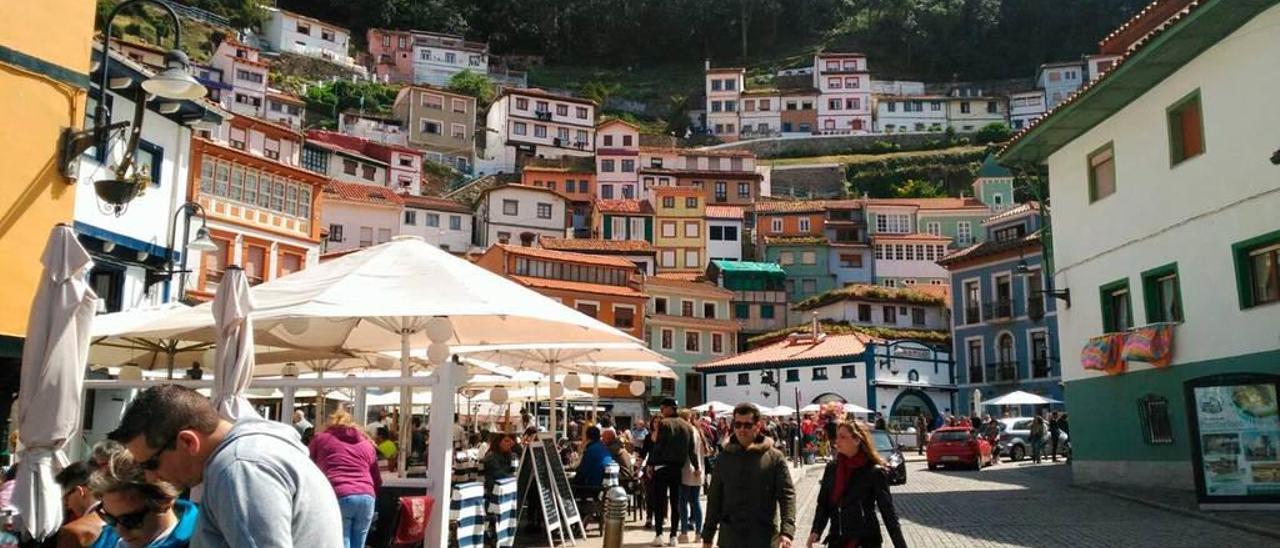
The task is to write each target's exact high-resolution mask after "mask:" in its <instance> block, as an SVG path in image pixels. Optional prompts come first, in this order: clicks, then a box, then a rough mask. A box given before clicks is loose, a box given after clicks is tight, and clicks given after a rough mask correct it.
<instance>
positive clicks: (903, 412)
mask: <svg viewBox="0 0 1280 548" xmlns="http://www.w3.org/2000/svg"><path fill="white" fill-rule="evenodd" d="M919 415H924V417H925V421H926V422H928V423H930V424H932V422H933V419H934V417H937V416H938V407H937V406H936V405H934V404H933V399H932V398H930V397H929V396H928V395H927V394H925V393H924V392H922V391H920V390H916V389H907V390H903V391H902V392H900V393H898V397H897V398H894V400H893V405H892V406H890V407H889V417H888V419H887V420H888V423H889V424H891V425H896V426H899V427H901V428H903V429H905V428H906V427H908V426H913V425H915V421H916V417H917V416H919Z"/></svg>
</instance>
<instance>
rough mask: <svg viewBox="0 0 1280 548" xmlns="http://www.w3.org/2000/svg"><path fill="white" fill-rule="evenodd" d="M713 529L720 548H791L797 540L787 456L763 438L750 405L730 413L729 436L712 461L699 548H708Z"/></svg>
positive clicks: (712, 538) (711, 540)
mask: <svg viewBox="0 0 1280 548" xmlns="http://www.w3.org/2000/svg"><path fill="white" fill-rule="evenodd" d="M721 525H724V527H723V528H720V526H721ZM717 529H719V530H720V538H719V540H718V542H717V545H718V546H720V547H722V548H770V547H773V546H777V547H778V548H791V539H792V538H794V537H795V531H796V490H795V486H793V485H792V483H791V472H790V471H789V470H788V468H787V457H786V456H785V455H783V454H782V451H779V450H778V449H777V448H775V447H774V446H773V441H772V440H770V439H769V438H766V437H764V436H763V435H761V433H760V410H759V409H757V408H756V406H754V405H752V404H749V403H744V404H740V405H738V407H736V408H734V410H733V436H731V437H730V438H729V442H728V443H727V444H726V445H725V447H724V450H723V451H721V453H720V457H719V458H718V459H717V460H716V473H715V474H714V475H713V476H712V477H711V489H710V490H709V491H708V492H707V513H706V517H705V521H704V522H703V526H702V543H703V544H702V546H703V548H711V545H712V542H713V541H715V540H716V530H717Z"/></svg>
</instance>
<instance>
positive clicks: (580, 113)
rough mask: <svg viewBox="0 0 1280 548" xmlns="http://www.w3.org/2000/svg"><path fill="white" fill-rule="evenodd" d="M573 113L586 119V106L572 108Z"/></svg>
mask: <svg viewBox="0 0 1280 548" xmlns="http://www.w3.org/2000/svg"><path fill="white" fill-rule="evenodd" d="M574 115H575V116H577V117H578V118H579V119H582V120H586V119H587V107H576V108H575V109H574Z"/></svg>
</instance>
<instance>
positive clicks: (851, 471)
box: [806, 421, 907, 548]
mask: <svg viewBox="0 0 1280 548" xmlns="http://www.w3.org/2000/svg"><path fill="white" fill-rule="evenodd" d="M835 447H836V458H835V460H834V461H832V462H830V463H828V464H827V468H826V470H825V471H824V472H823V474H822V484H821V487H820V488H819V490H818V504H817V511H816V512H815V514H814V517H813V528H812V529H811V530H810V533H809V542H808V543H807V544H806V546H807V547H809V548H812V547H813V545H814V544H815V543H817V542H818V541H819V540H820V539H821V537H822V532H823V530H824V529H826V528H827V523H828V522H830V524H831V531H830V532H829V533H828V534H827V538H826V543H827V546H830V547H832V548H876V547H878V546H880V545H881V544H882V543H883V542H884V539H883V538H882V537H881V536H880V522H879V521H877V520H876V514H875V511H876V507H877V506H879V507H880V515H882V516H884V525H885V529H888V531H889V538H890V540H892V541H893V546H894V548H905V547H906V545H907V542H906V540H905V539H903V538H902V529H901V527H899V525H898V515H897V514H896V513H895V512H894V510H893V498H892V497H891V496H889V478H888V476H887V475H886V473H885V470H884V468H883V466H884V459H882V458H881V457H880V454H879V453H878V452H876V445H875V443H873V442H872V441H871V433H870V432H868V431H867V427H866V426H864V425H861V424H858V423H853V422H843V421H842V422H840V423H839V424H837V425H836V438H835Z"/></svg>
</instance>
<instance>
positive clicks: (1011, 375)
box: [991, 362, 1018, 383]
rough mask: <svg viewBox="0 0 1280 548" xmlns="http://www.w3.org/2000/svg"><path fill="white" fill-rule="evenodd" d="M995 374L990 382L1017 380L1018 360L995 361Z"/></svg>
mask: <svg viewBox="0 0 1280 548" xmlns="http://www.w3.org/2000/svg"><path fill="white" fill-rule="evenodd" d="M992 365H994V366H995V370H996V374H995V376H994V377H993V378H992V379H991V380H992V382H999V383H1004V382H1014V381H1016V380H1018V362H996V363H994V364H992Z"/></svg>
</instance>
